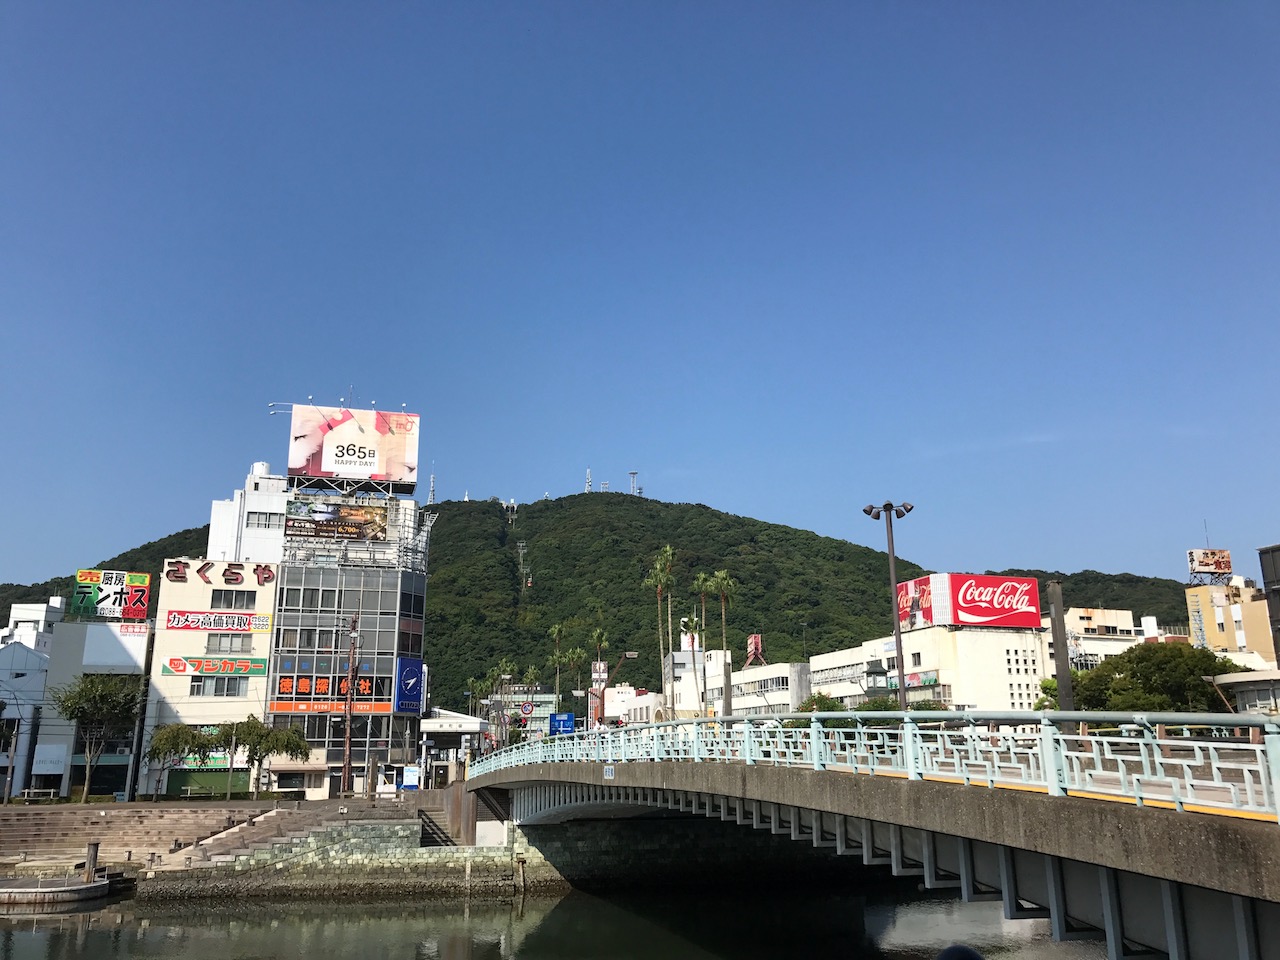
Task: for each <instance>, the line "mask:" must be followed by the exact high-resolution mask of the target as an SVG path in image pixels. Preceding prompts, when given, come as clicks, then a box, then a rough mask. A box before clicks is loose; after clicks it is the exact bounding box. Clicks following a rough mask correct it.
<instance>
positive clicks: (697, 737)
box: [691, 720, 702, 763]
mask: <svg viewBox="0 0 1280 960" xmlns="http://www.w3.org/2000/svg"><path fill="white" fill-rule="evenodd" d="M691 723H692V724H693V759H694V762H695V763H700V762H702V731H701V730H699V729H698V721H696V720H693V721H691Z"/></svg>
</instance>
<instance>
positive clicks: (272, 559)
mask: <svg viewBox="0 0 1280 960" xmlns="http://www.w3.org/2000/svg"><path fill="white" fill-rule="evenodd" d="M288 502H289V481H288V480H287V479H286V478H285V477H273V476H272V475H271V465H270V464H269V463H264V462H262V461H259V462H257V463H255V464H254V465H253V467H252V468H251V469H250V471H249V476H248V477H246V478H245V481H244V489H242V490H237V491H236V492H235V494H234V495H233V497H232V499H230V500H215V501H213V507H212V510H211V511H210V513H209V550H208V553H207V556H208V558H209V559H210V560H240V561H246V562H247V561H255V562H260V563H279V562H280V561H281V560H282V559H283V558H284V515H285V509H286V506H287V504H288Z"/></svg>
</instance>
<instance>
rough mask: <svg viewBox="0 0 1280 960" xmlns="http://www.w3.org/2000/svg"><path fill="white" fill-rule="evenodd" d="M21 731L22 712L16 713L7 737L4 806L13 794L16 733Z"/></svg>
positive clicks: (0, 705)
mask: <svg viewBox="0 0 1280 960" xmlns="http://www.w3.org/2000/svg"><path fill="white" fill-rule="evenodd" d="M3 708H4V704H3V703H0V713H2V712H3ZM21 730H22V711H21V710H19V711H18V719H17V720H15V721H14V723H13V733H12V734H11V735H10V736H9V771H8V773H6V774H5V777H4V802H5V806H8V804H9V795H10V794H11V793H13V768H14V767H15V766H17V758H18V733H19V731H21Z"/></svg>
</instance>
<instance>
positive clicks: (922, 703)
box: [907, 700, 951, 713]
mask: <svg viewBox="0 0 1280 960" xmlns="http://www.w3.org/2000/svg"><path fill="white" fill-rule="evenodd" d="M907 709H908V710H911V711H912V712H915V713H925V712H935V711H942V710H950V709H951V708H950V707H948V706H947V705H946V704H945V703H943V702H942V701H941V700H917V701H916V702H915V703H912V704H910V705H909V706H908V707H907Z"/></svg>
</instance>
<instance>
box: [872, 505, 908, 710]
mask: <svg viewBox="0 0 1280 960" xmlns="http://www.w3.org/2000/svg"><path fill="white" fill-rule="evenodd" d="M913 509H914V508H913V507H912V505H911V504H909V503H905V502H904V503H897V504H895V503H891V502H889V501H888V500H886V501H885V502H884V503H882V504H881V505H880V506H878V507H877V506H875V505H874V504H870V503H869V504H867V505H866V506H865V507H863V508H862V512H863V513H865V514H866V515H867V516H868V517H870V518H871V519H872V520H879V519H880V515H881V514H884V529H885V535H886V536H887V537H888V539H889V606H890V610H891V616H892V618H893V652H894V655H895V656H896V658H897V661H898V709H899V710H902V711H903V712H904V713H905V712H906V709H907V673H906V670H905V669H904V667H903V663H902V660H903V656H902V627H901V626H900V625H899V624H898V568H897V564H896V561H895V560H894V556H893V518H894V517H895V516H896V517H897V518H898V519H899V520H901V519H902V518H903V517H905V516H906V515H907V514H908V513H910V512H911V511H912V510H913Z"/></svg>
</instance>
